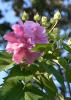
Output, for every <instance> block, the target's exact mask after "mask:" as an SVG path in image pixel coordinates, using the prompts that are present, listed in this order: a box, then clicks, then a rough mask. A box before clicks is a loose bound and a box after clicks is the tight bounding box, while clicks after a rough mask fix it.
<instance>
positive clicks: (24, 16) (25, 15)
mask: <svg viewBox="0 0 71 100" xmlns="http://www.w3.org/2000/svg"><path fill="white" fill-rule="evenodd" d="M28 18H29V17H28V14H27V13H26V12H25V11H24V12H23V14H22V20H23V21H26V20H27V19H28Z"/></svg>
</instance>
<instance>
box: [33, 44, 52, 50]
mask: <svg viewBox="0 0 71 100" xmlns="http://www.w3.org/2000/svg"><path fill="white" fill-rule="evenodd" d="M52 46H53V45H52V44H50V43H48V44H36V45H35V47H34V48H33V49H32V50H33V51H45V50H46V51H48V50H52Z"/></svg>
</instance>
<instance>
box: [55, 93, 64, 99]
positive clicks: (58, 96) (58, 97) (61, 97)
mask: <svg viewBox="0 0 71 100" xmlns="http://www.w3.org/2000/svg"><path fill="white" fill-rule="evenodd" d="M55 100H65V99H64V97H63V95H62V94H57V96H56V99H55Z"/></svg>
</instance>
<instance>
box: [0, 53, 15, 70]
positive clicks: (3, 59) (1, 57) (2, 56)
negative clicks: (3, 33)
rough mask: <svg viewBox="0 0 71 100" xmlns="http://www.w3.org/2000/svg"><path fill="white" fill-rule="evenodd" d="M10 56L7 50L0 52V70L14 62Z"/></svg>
mask: <svg viewBox="0 0 71 100" xmlns="http://www.w3.org/2000/svg"><path fill="white" fill-rule="evenodd" d="M11 59H12V57H11V55H10V54H8V53H7V52H0V71H3V70H7V69H9V68H11V67H13V65H14V64H15V63H14V62H13V61H12V60H11Z"/></svg>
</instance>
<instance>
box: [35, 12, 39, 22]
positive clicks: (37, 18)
mask: <svg viewBox="0 0 71 100" xmlns="http://www.w3.org/2000/svg"><path fill="white" fill-rule="evenodd" d="M34 20H35V21H39V20H40V16H39V14H38V13H37V14H36V15H34Z"/></svg>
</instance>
